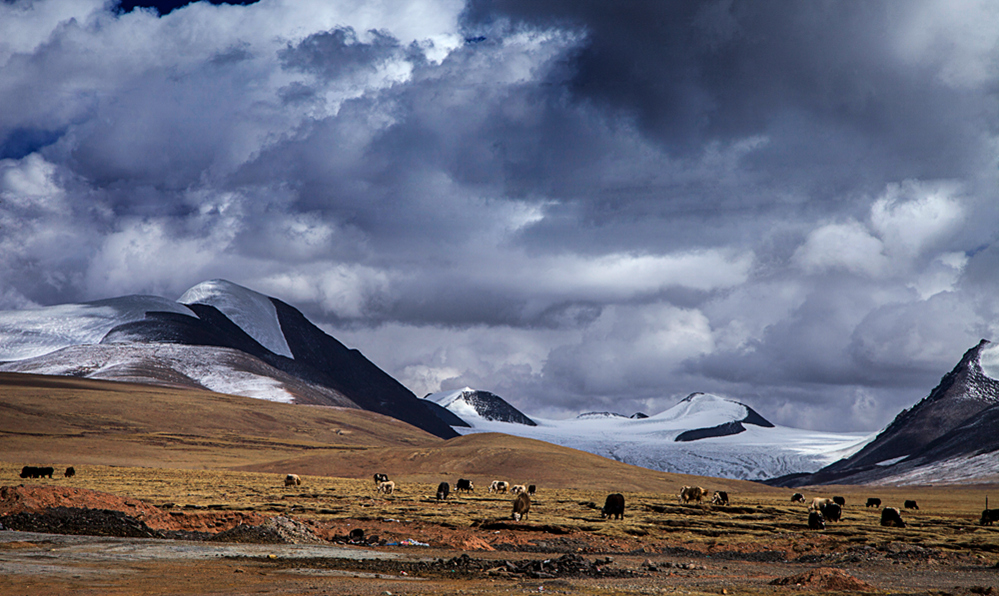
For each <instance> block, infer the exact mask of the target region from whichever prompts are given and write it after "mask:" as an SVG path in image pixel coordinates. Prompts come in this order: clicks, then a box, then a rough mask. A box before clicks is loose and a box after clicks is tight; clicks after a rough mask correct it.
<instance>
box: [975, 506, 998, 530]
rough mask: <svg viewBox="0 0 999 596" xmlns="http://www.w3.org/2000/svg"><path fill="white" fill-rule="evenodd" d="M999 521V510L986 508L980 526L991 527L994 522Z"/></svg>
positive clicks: (979, 521)
mask: <svg viewBox="0 0 999 596" xmlns="http://www.w3.org/2000/svg"><path fill="white" fill-rule="evenodd" d="M996 521H999V509H989V508H987V507H986V508H985V509H984V510H982V519H980V520H978V524H979V525H982V526H991V525H992V522H996Z"/></svg>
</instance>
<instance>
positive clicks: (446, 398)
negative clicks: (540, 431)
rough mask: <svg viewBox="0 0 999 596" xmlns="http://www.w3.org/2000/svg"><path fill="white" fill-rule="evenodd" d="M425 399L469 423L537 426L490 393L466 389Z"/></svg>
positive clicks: (432, 395)
mask: <svg viewBox="0 0 999 596" xmlns="http://www.w3.org/2000/svg"><path fill="white" fill-rule="evenodd" d="M424 399H426V400H427V401H430V402H433V403H436V404H438V405H440V406H441V407H443V408H445V409H446V410H448V411H450V412H453V413H454V414H455V415H456V416H458V417H459V418H461V419H462V420H465V421H466V423H467V422H468V420H467V419H468V418H471V419H480V420H485V421H489V422H507V423H510V424H523V425H527V426H537V424H536V423H535V422H534V421H533V420H531V419H530V418H528V417H527V416H525V415H524V413H523V412H521V411H520V410H518V409H517V408H515V407H513V406H511V405H510V404H509V403H508V402H507V401H506V400H505V399H503V398H502V397H500V396H498V395H496V394H495V393H490V392H488V391H477V390H475V389H472V388H471V387H465V388H464V389H459V390H457V391H442V392H438V393H431V394H430V395H427V396H426V397H425V398H424Z"/></svg>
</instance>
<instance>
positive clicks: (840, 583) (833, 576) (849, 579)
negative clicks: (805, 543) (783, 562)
mask: <svg viewBox="0 0 999 596" xmlns="http://www.w3.org/2000/svg"><path fill="white" fill-rule="evenodd" d="M770 583H771V584H772V585H775V586H801V587H802V588H811V589H813V590H815V589H818V590H829V591H834V592H876V591H877V590H878V589H877V588H875V587H874V586H872V585H871V584H869V583H867V582H865V581H862V580H859V579H857V578H855V577H853V576H852V575H850V574H849V573H847V572H845V571H843V570H842V569H834V568H831V567H819V568H818V569H812V570H811V571H806V572H804V573H799V574H797V575H792V576H791V577H782V578H779V579H775V580H774V581H772V582H770Z"/></svg>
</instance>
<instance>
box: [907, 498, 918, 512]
mask: <svg viewBox="0 0 999 596" xmlns="http://www.w3.org/2000/svg"><path fill="white" fill-rule="evenodd" d="M904 507H905V508H906V509H916V510H918V509H919V505H916V502H915V501H910V500H906V501H905V505H904Z"/></svg>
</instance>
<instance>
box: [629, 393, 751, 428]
mask: <svg viewBox="0 0 999 596" xmlns="http://www.w3.org/2000/svg"><path fill="white" fill-rule="evenodd" d="M748 415H749V409H748V408H747V407H746V406H744V405H743V404H740V403H739V402H737V401H733V400H731V399H727V398H724V397H720V396H717V395H712V394H710V393H691V394H690V395H688V396H687V397H685V398H683V399H682V400H680V403H678V404H676V405H675V406H673V407H672V408H670V409H668V410H665V411H663V412H660V413H658V414H656V415H655V416H650V417H649V418H647V419H645V420H647V421H660V422H667V421H673V422H681V421H682V422H683V424H682V426H684V427H687V428H707V427H713V426H718V425H721V424H725V423H727V422H736V421H740V420H743V419H745V418H746V417H747V416H748Z"/></svg>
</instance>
